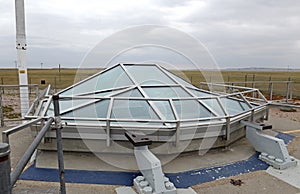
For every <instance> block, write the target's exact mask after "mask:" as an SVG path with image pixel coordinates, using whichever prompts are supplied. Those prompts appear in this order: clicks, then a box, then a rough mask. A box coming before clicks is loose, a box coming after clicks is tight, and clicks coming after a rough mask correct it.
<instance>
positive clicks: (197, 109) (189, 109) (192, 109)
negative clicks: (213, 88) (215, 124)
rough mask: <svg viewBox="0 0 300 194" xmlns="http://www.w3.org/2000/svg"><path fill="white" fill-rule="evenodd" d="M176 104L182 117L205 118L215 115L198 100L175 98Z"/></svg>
mask: <svg viewBox="0 0 300 194" xmlns="http://www.w3.org/2000/svg"><path fill="white" fill-rule="evenodd" d="M173 102H174V106H175V109H176V111H177V113H178V116H179V117H180V119H193V118H205V117H211V116H213V115H212V113H211V112H209V111H208V110H207V109H206V108H205V107H203V106H202V105H201V104H200V103H199V102H198V101H197V100H174V101H173Z"/></svg>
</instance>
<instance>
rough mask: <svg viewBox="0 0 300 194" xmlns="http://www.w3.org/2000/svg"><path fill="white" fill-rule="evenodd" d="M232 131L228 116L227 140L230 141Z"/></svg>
mask: <svg viewBox="0 0 300 194" xmlns="http://www.w3.org/2000/svg"><path fill="white" fill-rule="evenodd" d="M230 132H231V129H230V117H229V116H228V117H227V118H226V137H225V138H226V141H230Z"/></svg>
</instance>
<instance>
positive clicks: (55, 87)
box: [54, 77, 56, 93]
mask: <svg viewBox="0 0 300 194" xmlns="http://www.w3.org/2000/svg"><path fill="white" fill-rule="evenodd" d="M54 93H56V77H54Z"/></svg>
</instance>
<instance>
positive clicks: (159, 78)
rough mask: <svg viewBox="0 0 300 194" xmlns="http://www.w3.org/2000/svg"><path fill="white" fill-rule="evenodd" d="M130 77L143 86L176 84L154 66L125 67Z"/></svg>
mask: <svg viewBox="0 0 300 194" xmlns="http://www.w3.org/2000/svg"><path fill="white" fill-rule="evenodd" d="M125 67H126V69H127V70H128V72H129V73H130V75H131V76H132V77H133V78H134V79H135V80H136V82H137V83H139V84H141V85H163V84H175V82H174V81H173V80H171V79H170V78H169V77H168V76H167V75H166V74H164V73H163V72H162V71H161V70H160V69H158V68H157V67H156V66H153V65H144V66H142V65H141V66H138V65H137V66H135V65H126V66H125Z"/></svg>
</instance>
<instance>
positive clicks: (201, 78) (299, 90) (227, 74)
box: [0, 69, 300, 97]
mask: <svg viewBox="0 0 300 194" xmlns="http://www.w3.org/2000/svg"><path fill="white" fill-rule="evenodd" d="M99 71H101V69H80V70H78V69H61V71H60V72H59V70H58V69H28V82H29V83H30V84H39V86H40V88H43V87H45V86H46V85H48V84H51V85H52V87H53V88H57V89H62V88H66V87H67V86H70V85H72V84H74V83H76V82H78V81H80V80H83V79H85V78H87V77H89V76H90V75H93V74H95V73H97V72H99ZM17 73H18V72H17V70H16V69H0V79H1V80H0V84H2V83H3V84H6V85H7V84H18V74H17ZM175 73H176V74H178V72H175ZM179 74H181V75H184V77H185V78H186V79H188V80H189V81H191V82H192V84H193V85H195V86H199V83H200V82H210V81H211V80H213V81H214V80H216V75H217V73H216V72H215V71H202V72H200V71H183V72H180V73H179ZM221 74H222V76H223V80H224V82H244V81H245V80H246V79H247V81H252V80H253V75H255V76H254V79H255V80H256V81H269V80H270V79H271V80H273V81H287V80H288V79H289V78H290V79H291V80H293V81H295V82H296V84H295V85H294V90H293V95H295V96H297V97H300V72H262V71H244V72H243V71H222V72H221ZM246 77H247V78H246ZM41 80H45V81H46V85H41ZM2 81H3V82H2ZM245 86H248V87H252V85H251V84H248V85H245ZM255 87H256V88H259V89H260V90H261V91H262V92H268V87H269V85H268V84H257V85H255ZM273 88H274V93H273V94H275V95H285V92H286V84H274V85H273Z"/></svg>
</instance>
